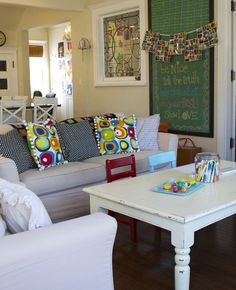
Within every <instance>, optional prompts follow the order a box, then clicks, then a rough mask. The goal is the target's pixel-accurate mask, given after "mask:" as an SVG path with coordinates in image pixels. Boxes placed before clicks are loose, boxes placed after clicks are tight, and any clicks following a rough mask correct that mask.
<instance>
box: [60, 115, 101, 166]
mask: <svg viewBox="0 0 236 290" xmlns="http://www.w3.org/2000/svg"><path fill="white" fill-rule="evenodd" d="M56 128H57V133H58V136H59V139H60V144H61V148H62V151H63V155H64V158H65V159H66V160H67V161H69V162H73V161H81V160H84V159H88V158H91V157H95V156H99V151H98V148H97V144H96V140H95V138H94V135H93V131H92V129H91V127H90V125H89V121H88V120H83V121H80V122H78V123H74V124H60V123H57V124H56Z"/></svg>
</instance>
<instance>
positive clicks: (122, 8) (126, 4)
mask: <svg viewBox="0 0 236 290" xmlns="http://www.w3.org/2000/svg"><path fill="white" fill-rule="evenodd" d="M146 2H147V1H145V0H131V1H121V2H119V3H116V4H112V5H106V6H102V7H101V6H100V7H91V8H92V15H93V42H94V43H93V52H94V85H95V86H145V85H146V84H147V71H148V54H147V53H146V52H145V51H144V50H142V49H141V44H142V41H143V38H144V35H145V31H146V30H147V3H146ZM136 10H139V18H140V67H141V79H140V80H135V77H129V76H127V77H111V78H108V77H105V64H104V29H103V19H104V18H106V17H109V16H113V15H117V14H122V13H127V12H131V11H136Z"/></svg>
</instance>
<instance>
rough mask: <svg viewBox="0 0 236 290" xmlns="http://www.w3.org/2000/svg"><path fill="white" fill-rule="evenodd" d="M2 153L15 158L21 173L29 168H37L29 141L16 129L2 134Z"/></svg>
mask: <svg viewBox="0 0 236 290" xmlns="http://www.w3.org/2000/svg"><path fill="white" fill-rule="evenodd" d="M0 155H2V156H4V157H6V158H10V159H12V160H14V161H15V163H16V167H17V170H18V173H19V174H20V173H22V172H24V171H26V170H28V169H31V168H36V164H35V162H34V160H33V158H32V156H31V155H30V152H29V149H28V145H27V142H26V141H25V140H24V139H23V138H22V137H21V136H20V134H19V133H18V131H17V130H16V129H13V130H11V131H9V132H8V133H6V134H4V135H0Z"/></svg>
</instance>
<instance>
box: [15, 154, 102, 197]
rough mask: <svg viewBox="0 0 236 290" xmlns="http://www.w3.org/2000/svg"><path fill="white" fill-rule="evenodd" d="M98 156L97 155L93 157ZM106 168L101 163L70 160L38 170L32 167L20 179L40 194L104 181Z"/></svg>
mask: <svg viewBox="0 0 236 290" xmlns="http://www.w3.org/2000/svg"><path fill="white" fill-rule="evenodd" d="M93 158H96V157H93ZM105 179H106V174H105V168H104V166H103V165H101V164H99V163H95V164H94V163H85V162H69V163H67V164H64V165H63V166H56V167H50V168H48V169H47V170H43V171H38V170H35V169H31V170H28V171H25V172H24V173H22V174H21V175H20V180H21V181H22V182H24V183H25V184H26V186H27V187H28V188H29V189H30V190H32V191H33V192H35V193H36V194H38V195H39V196H40V194H46V193H49V192H57V191H62V190H66V189H70V188H74V187H78V186H82V185H86V184H90V183H95V182H99V181H104V180H105Z"/></svg>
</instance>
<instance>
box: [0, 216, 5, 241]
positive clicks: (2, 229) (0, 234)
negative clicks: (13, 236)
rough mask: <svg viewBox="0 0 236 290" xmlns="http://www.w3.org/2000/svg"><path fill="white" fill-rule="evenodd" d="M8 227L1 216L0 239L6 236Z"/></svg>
mask: <svg viewBox="0 0 236 290" xmlns="http://www.w3.org/2000/svg"><path fill="white" fill-rule="evenodd" d="M6 229H7V225H6V223H5V221H4V220H3V218H2V215H1V214H0V237H3V236H5V233H6Z"/></svg>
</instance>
